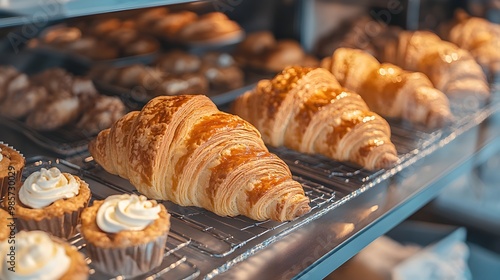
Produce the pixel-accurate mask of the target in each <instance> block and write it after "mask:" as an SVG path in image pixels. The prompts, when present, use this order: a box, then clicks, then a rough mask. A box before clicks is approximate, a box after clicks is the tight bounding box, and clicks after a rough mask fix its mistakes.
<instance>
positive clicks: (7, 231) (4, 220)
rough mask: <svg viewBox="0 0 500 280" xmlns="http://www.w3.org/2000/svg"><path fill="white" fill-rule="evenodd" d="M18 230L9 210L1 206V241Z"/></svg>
mask: <svg viewBox="0 0 500 280" xmlns="http://www.w3.org/2000/svg"><path fill="white" fill-rule="evenodd" d="M15 232H16V223H15V220H14V218H12V216H11V215H10V214H9V212H7V211H5V210H3V209H1V208H0V243H1V242H3V241H4V240H7V239H8V238H9V236H12V235H11V233H15Z"/></svg>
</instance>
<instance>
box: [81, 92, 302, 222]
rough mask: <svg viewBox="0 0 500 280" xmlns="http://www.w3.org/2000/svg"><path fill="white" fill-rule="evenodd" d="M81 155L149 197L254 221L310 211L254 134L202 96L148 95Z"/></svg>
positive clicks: (278, 161) (285, 172) (281, 164)
mask: <svg viewBox="0 0 500 280" xmlns="http://www.w3.org/2000/svg"><path fill="white" fill-rule="evenodd" d="M89 151H90V153H91V155H92V156H93V157H94V159H95V160H96V161H97V162H98V163H99V164H100V165H101V166H102V167H103V168H104V169H105V170H107V171H108V172H110V173H112V174H117V175H119V176H121V177H123V178H126V179H129V180H130V182H131V183H132V184H133V185H134V186H135V187H136V188H137V189H138V190H139V191H140V192H141V193H143V194H144V195H146V196H148V197H150V198H154V199H162V200H170V201H172V202H174V203H176V204H179V205H182V206H198V207H203V208H205V209H207V210H209V211H212V212H214V213H216V214H218V215H220V216H236V215H240V214H241V215H245V216H247V217H250V218H252V219H255V220H266V219H273V220H278V221H285V220H292V219H294V218H295V217H298V216H301V215H303V214H305V213H307V212H309V211H310V207H309V205H308V203H309V199H308V198H307V197H306V196H305V195H304V190H303V189H302V186H301V185H300V184H299V183H298V182H296V181H294V180H292V177H291V173H290V170H289V168H288V166H287V165H286V164H285V163H284V162H283V161H282V160H281V159H279V158H278V157H277V156H276V155H274V154H271V153H269V152H268V150H267V148H266V146H265V145H264V143H263V142H262V139H261V138H260V134H259V132H258V131H257V129H255V127H253V126H252V125H251V124H249V123H248V122H246V121H244V120H242V119H241V118H239V117H238V116H235V115H231V114H227V113H223V112H220V111H219V110H218V109H217V107H216V106H215V105H214V103H213V102H212V101H210V99H209V98H208V97H206V96H203V95H182V96H161V97H157V98H154V99H152V100H151V101H150V102H148V103H147V104H146V106H145V107H144V108H143V109H142V110H141V111H140V112H138V111H134V112H130V113H128V114H127V115H125V116H124V117H123V118H121V119H120V120H119V121H118V122H116V123H115V124H114V125H113V126H112V127H111V129H106V130H103V131H101V132H100V133H99V135H98V136H97V138H95V139H94V140H93V141H91V143H90V144H89Z"/></svg>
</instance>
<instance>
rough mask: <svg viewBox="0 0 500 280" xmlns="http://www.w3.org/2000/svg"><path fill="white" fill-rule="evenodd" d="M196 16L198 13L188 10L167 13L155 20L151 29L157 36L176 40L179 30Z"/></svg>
mask: <svg viewBox="0 0 500 280" xmlns="http://www.w3.org/2000/svg"><path fill="white" fill-rule="evenodd" d="M197 18H198V15H196V14H195V13H193V12H190V11H181V12H177V13H168V14H166V15H164V16H163V17H162V18H161V19H160V20H159V21H157V22H156V24H155V25H154V26H153V28H152V30H153V33H154V34H156V35H158V36H163V37H165V38H167V39H169V40H176V38H177V37H176V36H177V33H178V32H179V30H180V29H181V28H183V27H184V26H186V25H187V24H189V23H191V22H193V21H195V20H196V19H197Z"/></svg>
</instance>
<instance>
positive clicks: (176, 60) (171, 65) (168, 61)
mask: <svg viewBox="0 0 500 280" xmlns="http://www.w3.org/2000/svg"><path fill="white" fill-rule="evenodd" d="M155 64H156V66H157V67H158V68H159V69H161V70H162V71H164V72H167V73H171V74H185V73H194V72H197V71H198V70H200V66H201V60H200V58H199V57H198V56H196V55H193V54H190V53H187V52H185V51H181V50H173V51H169V52H167V53H165V54H164V55H163V56H161V57H159V58H158V60H157V61H156V63H155Z"/></svg>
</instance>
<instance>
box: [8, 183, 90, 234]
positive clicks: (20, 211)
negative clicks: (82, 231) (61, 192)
mask: <svg viewBox="0 0 500 280" xmlns="http://www.w3.org/2000/svg"><path fill="white" fill-rule="evenodd" d="M63 174H64V176H68V175H70V174H68V173H63ZM71 176H73V177H74V178H75V179H76V181H77V182H78V183H79V184H80V191H79V193H78V195H76V196H74V197H72V198H68V199H59V200H56V201H54V202H53V203H52V204H50V205H49V206H47V207H44V208H41V209H33V208H29V207H27V206H25V205H23V204H22V202H21V201H20V200H19V197H18V196H16V207H15V215H16V218H19V219H23V220H35V221H41V220H43V219H50V218H54V217H61V216H63V215H65V214H66V213H71V212H74V211H78V210H79V209H81V208H82V207H86V206H87V204H88V203H89V201H90V196H91V192H90V188H89V186H88V184H87V183H85V182H84V181H82V180H81V179H80V178H79V177H77V176H75V175H71ZM4 203H5V202H4ZM75 226H76V225H75Z"/></svg>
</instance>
